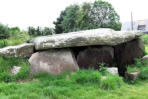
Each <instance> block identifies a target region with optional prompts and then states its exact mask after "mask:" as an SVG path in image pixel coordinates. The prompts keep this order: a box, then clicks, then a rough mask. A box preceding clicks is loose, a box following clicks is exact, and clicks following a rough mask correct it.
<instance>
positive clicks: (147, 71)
mask: <svg viewBox="0 0 148 99" xmlns="http://www.w3.org/2000/svg"><path fill="white" fill-rule="evenodd" d="M140 79H142V80H147V79H148V67H143V68H141V72H140Z"/></svg>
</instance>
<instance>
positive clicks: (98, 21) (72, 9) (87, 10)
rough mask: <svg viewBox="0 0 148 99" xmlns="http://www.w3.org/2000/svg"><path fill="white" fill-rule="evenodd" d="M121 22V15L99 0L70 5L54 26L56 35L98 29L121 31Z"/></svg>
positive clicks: (108, 4)
mask: <svg viewBox="0 0 148 99" xmlns="http://www.w3.org/2000/svg"><path fill="white" fill-rule="evenodd" d="M119 20H120V17H119V15H118V14H117V13H116V11H115V10H114V8H113V7H112V5H111V4H110V3H108V2H105V1H101V0H97V1H95V2H94V3H83V4H82V5H76V4H74V5H70V6H69V7H67V8H66V9H65V10H64V11H62V13H61V14H60V17H59V18H58V19H57V21H56V22H54V24H55V32H56V33H62V32H71V31H77V30H86V29H96V28H112V29H115V30H120V28H121V23H120V22H119Z"/></svg>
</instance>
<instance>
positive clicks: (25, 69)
mask: <svg viewBox="0 0 148 99" xmlns="http://www.w3.org/2000/svg"><path fill="white" fill-rule="evenodd" d="M12 66H21V67H22V69H21V71H20V72H19V73H18V74H17V75H15V76H12V75H11V74H10V69H11V68H12ZM0 67H1V68H0V82H3V81H4V82H10V81H16V80H20V79H25V78H27V77H28V76H29V64H28V62H27V61H26V60H24V59H20V58H4V57H2V56H0Z"/></svg>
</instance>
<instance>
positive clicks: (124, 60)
mask: <svg viewBox="0 0 148 99" xmlns="http://www.w3.org/2000/svg"><path fill="white" fill-rule="evenodd" d="M144 54H145V48H144V43H143V41H142V40H141V39H140V38H138V39H135V40H133V41H130V42H128V43H124V44H120V45H117V46H115V60H116V63H117V67H118V70H119V74H120V75H121V76H125V72H126V70H127V69H126V66H127V65H131V64H134V59H136V58H142V57H143V56H144Z"/></svg>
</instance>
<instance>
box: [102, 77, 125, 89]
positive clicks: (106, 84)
mask: <svg viewBox="0 0 148 99" xmlns="http://www.w3.org/2000/svg"><path fill="white" fill-rule="evenodd" d="M123 84H124V82H123V80H122V78H121V77H119V76H118V75H110V74H108V75H107V76H105V78H104V79H102V81H101V88H102V89H106V90H112V89H116V88H120V87H121V85H123Z"/></svg>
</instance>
